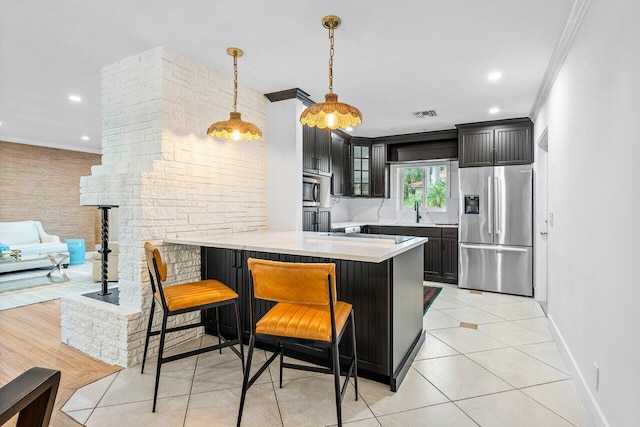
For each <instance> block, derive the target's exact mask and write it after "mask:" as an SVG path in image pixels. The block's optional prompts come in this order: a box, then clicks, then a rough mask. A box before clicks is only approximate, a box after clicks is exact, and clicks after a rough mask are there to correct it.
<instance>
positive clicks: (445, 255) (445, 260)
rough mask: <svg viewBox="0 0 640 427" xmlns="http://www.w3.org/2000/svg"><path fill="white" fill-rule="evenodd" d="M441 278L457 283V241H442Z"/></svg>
mask: <svg viewBox="0 0 640 427" xmlns="http://www.w3.org/2000/svg"><path fill="white" fill-rule="evenodd" d="M441 272H442V277H444V278H446V279H450V280H454V281H455V283H457V281H458V239H457V238H456V239H444V238H443V239H442V264H441Z"/></svg>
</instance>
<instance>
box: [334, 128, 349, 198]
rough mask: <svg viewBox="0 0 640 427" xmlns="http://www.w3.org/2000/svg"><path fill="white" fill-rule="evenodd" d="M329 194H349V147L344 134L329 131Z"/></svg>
mask: <svg viewBox="0 0 640 427" xmlns="http://www.w3.org/2000/svg"><path fill="white" fill-rule="evenodd" d="M331 170H332V172H333V175H332V176H331V194H332V195H334V196H350V195H351V149H350V144H349V141H348V139H347V137H345V136H344V135H341V134H339V133H337V132H332V133H331Z"/></svg>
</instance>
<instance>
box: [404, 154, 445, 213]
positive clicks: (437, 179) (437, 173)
mask: <svg viewBox="0 0 640 427" xmlns="http://www.w3.org/2000/svg"><path fill="white" fill-rule="evenodd" d="M401 176H402V205H403V207H404V208H408V209H413V207H414V206H415V202H416V201H418V203H419V204H420V206H421V207H426V208H427V209H428V210H444V209H446V207H447V167H446V165H433V166H421V167H405V168H402V175H401Z"/></svg>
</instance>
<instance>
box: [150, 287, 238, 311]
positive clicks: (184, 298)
mask: <svg viewBox="0 0 640 427" xmlns="http://www.w3.org/2000/svg"><path fill="white" fill-rule="evenodd" d="M162 290H163V291H164V298H165V300H166V301H167V306H168V308H169V310H170V311H176V310H182V309H185V308H191V307H198V306H201V305H207V304H213V303H216V302H222V301H228V300H231V299H234V298H238V294H237V293H235V292H234V291H233V290H232V289H231V288H229V287H228V286H227V285H225V284H224V283H222V282H219V281H217V280H201V281H199V282H193V283H182V284H180V285H172V286H164V287H163V288H162ZM154 296H155V297H156V300H158V302H161V301H160V293H159V292H157V291H156V293H155V294H154Z"/></svg>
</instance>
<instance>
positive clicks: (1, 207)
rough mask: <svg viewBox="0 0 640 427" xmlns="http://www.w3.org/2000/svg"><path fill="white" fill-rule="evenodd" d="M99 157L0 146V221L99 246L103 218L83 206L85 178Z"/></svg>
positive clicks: (98, 160) (45, 148) (24, 147)
mask: <svg viewBox="0 0 640 427" xmlns="http://www.w3.org/2000/svg"><path fill="white" fill-rule="evenodd" d="M99 163H100V155H98V154H93V153H82V152H79V151H70V150H61V149H58V148H49V147H39V146H35V145H27V144H15V143H11V142H3V141H0V182H1V183H2V190H0V191H1V193H0V221H25V220H35V221H40V222H42V226H43V228H44V231H46V232H47V233H49V234H54V235H56V236H59V237H60V239H72V238H83V239H84V240H85V243H86V247H87V251H93V248H94V245H95V243H97V242H99V240H100V212H99V211H98V209H96V208H90V207H86V206H80V193H78V184H79V182H80V177H81V176H83V175H86V174H87V173H89V172H90V171H91V167H92V166H93V165H97V164H99Z"/></svg>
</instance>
